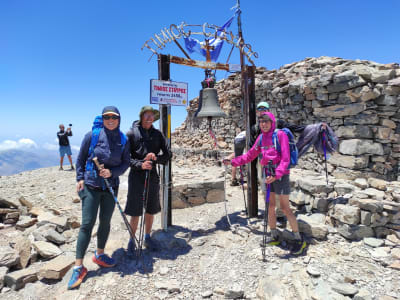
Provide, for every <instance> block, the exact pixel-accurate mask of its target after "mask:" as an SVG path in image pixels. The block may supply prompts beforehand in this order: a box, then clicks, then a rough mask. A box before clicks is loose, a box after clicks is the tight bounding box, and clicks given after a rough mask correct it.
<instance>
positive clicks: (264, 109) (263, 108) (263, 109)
mask: <svg viewBox="0 0 400 300" xmlns="http://www.w3.org/2000/svg"><path fill="white" fill-rule="evenodd" d="M257 110H258V111H266V110H268V108H266V107H263V106H261V107H258V108H257Z"/></svg>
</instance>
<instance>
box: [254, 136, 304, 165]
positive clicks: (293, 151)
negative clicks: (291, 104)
mask: <svg viewBox="0 0 400 300" xmlns="http://www.w3.org/2000/svg"><path fill="white" fill-rule="evenodd" d="M279 130H282V131H283V132H284V133H285V134H286V135H287V137H288V139H289V152H290V164H289V166H288V169H289V168H292V167H294V166H295V165H297V161H298V160H299V151H298V150H297V146H296V142H295V140H294V136H293V133H292V132H291V131H290V129H288V128H282V129H275V130H274V133H273V134H272V143H273V144H274V148H275V149H276V151H278V152H279V153H280V152H281V145H280V144H279V139H278V131H279ZM261 142H262V134H260V140H259V147H260V148H263V147H262V146H261V145H262V143H261Z"/></svg>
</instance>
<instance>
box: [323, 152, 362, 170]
mask: <svg viewBox="0 0 400 300" xmlns="http://www.w3.org/2000/svg"><path fill="white" fill-rule="evenodd" d="M329 163H330V164H332V165H334V166H339V167H343V168H350V169H364V168H366V167H368V163H369V156H368V155H360V156H351V155H341V154H339V153H337V152H335V153H334V154H333V155H332V156H331V157H330V159H329Z"/></svg>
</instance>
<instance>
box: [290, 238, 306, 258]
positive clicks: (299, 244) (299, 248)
mask: <svg viewBox="0 0 400 300" xmlns="http://www.w3.org/2000/svg"><path fill="white" fill-rule="evenodd" d="M306 247H307V243H306V241H303V238H302V239H301V240H295V241H294V242H293V246H292V249H290V253H291V254H292V255H300V254H302V253H303V251H304V249H306Z"/></svg>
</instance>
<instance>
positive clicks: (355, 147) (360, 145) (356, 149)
mask: <svg viewBox="0 0 400 300" xmlns="http://www.w3.org/2000/svg"><path fill="white" fill-rule="evenodd" d="M339 152H340V153H342V154H347V155H362V154H375V155H383V154H384V152H383V147H382V144H379V143H374V142H372V141H369V140H360V139H350V140H343V141H341V142H340V144H339Z"/></svg>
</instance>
